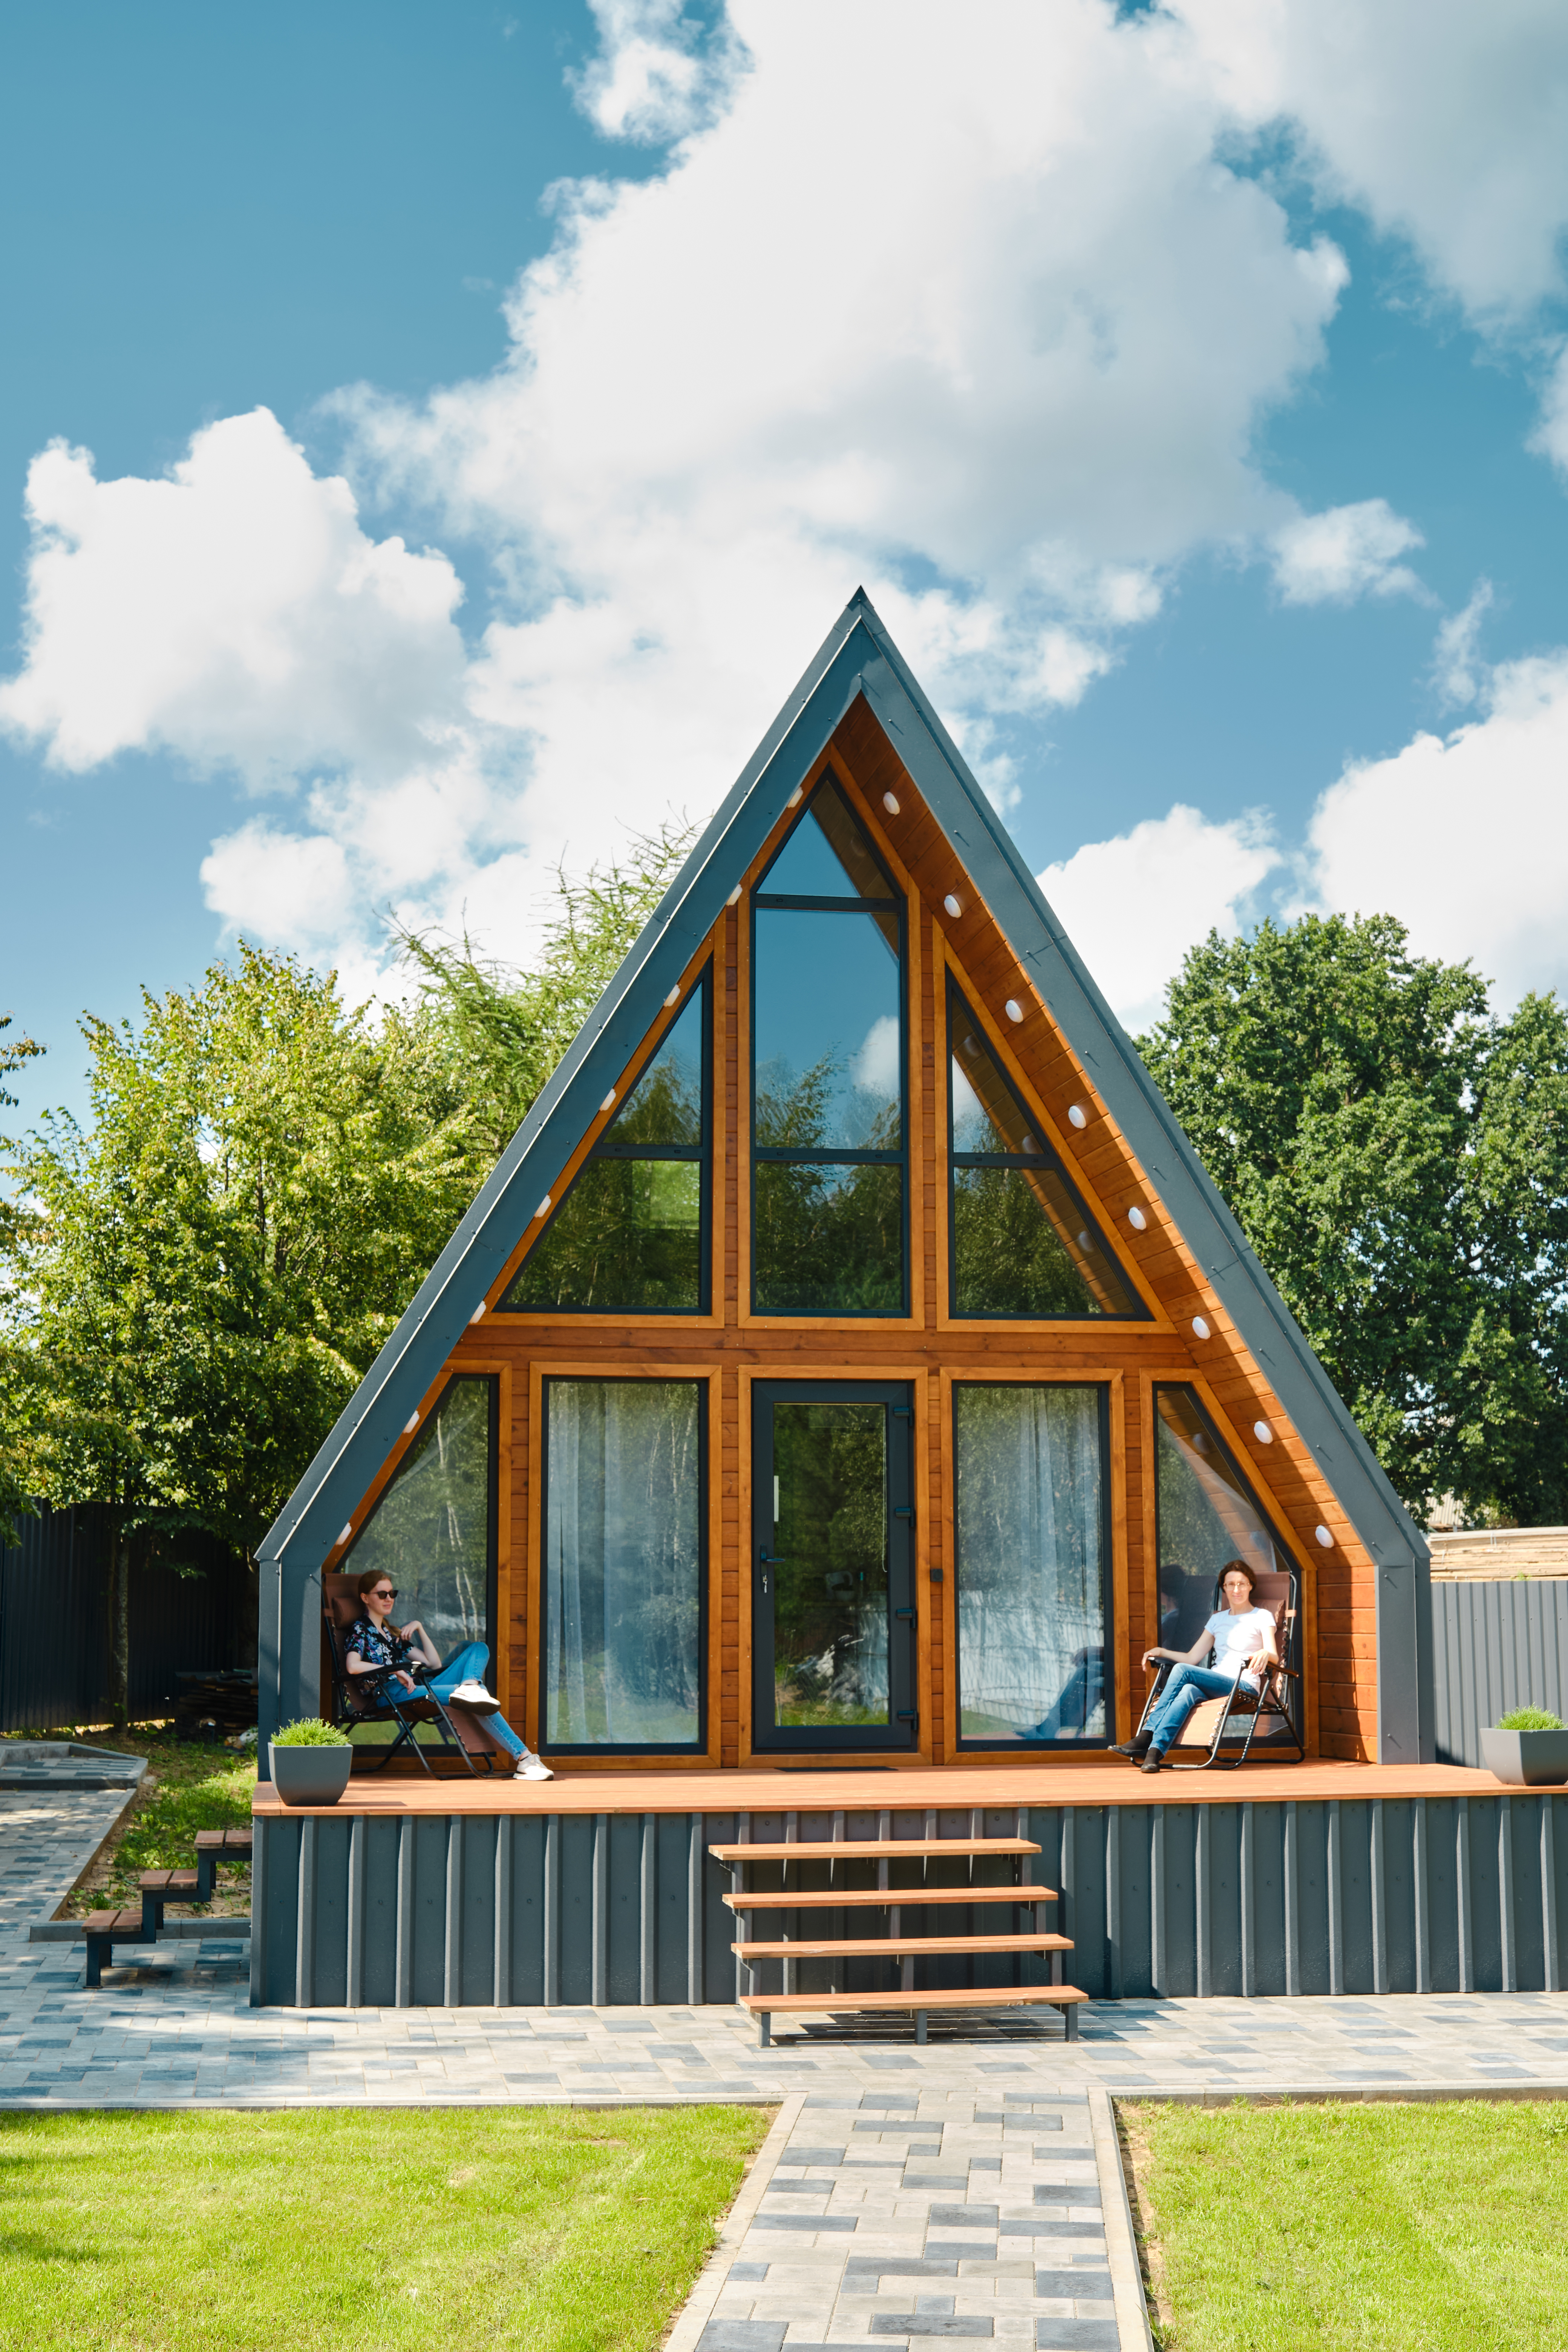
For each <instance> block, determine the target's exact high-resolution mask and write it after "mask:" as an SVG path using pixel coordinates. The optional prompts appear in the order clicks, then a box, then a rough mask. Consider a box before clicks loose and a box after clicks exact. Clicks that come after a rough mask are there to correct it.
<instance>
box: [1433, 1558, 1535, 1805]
mask: <svg viewBox="0 0 1568 2352" xmlns="http://www.w3.org/2000/svg"><path fill="white" fill-rule="evenodd" d="M1432 1653H1433V1663H1434V1673H1433V1681H1434V1684H1435V1686H1436V1701H1437V1707H1436V1713H1437V1761H1438V1763H1439V1764H1479V1763H1480V1761H1481V1739H1480V1735H1481V1730H1482V1728H1483V1727H1484V1726H1485V1725H1487V1724H1491V1723H1495V1722H1496V1721H1497V1719H1498V1717H1499V1716H1500V1715H1506V1714H1507V1713H1508V1711H1509V1709H1510V1707H1515V1706H1544V1707H1549V1708H1550V1709H1551V1710H1552V1714H1553V1715H1560V1716H1562V1717H1563V1720H1564V1722H1568V1578H1562V1577H1556V1578H1551V1579H1540V1578H1531V1579H1529V1580H1525V1579H1522V1578H1521V1579H1519V1580H1514V1579H1510V1580H1508V1581H1507V1582H1506V1583H1502V1582H1500V1583H1497V1584H1480V1583H1474V1584H1472V1583H1465V1584H1443V1583H1439V1582H1436V1581H1434V1583H1433V1586H1432Z"/></svg>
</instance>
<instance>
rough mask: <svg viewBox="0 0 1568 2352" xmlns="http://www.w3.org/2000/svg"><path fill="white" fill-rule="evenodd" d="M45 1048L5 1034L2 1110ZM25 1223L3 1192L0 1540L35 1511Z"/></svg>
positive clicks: (0, 1063)
mask: <svg viewBox="0 0 1568 2352" xmlns="http://www.w3.org/2000/svg"><path fill="white" fill-rule="evenodd" d="M10 1026H11V1015H10V1013H3V1014H0V1033H4V1032H5V1030H7V1029H9V1027H10ZM43 1050H44V1048H43V1047H42V1046H41V1045H36V1044H35V1043H34V1041H33V1039H32V1038H31V1037H6V1036H5V1034H0V1109H4V1110H15V1109H16V1096H15V1095H14V1094H13V1093H12V1092H11V1090H10V1088H9V1087H8V1086H7V1085H6V1083H5V1081H6V1079H7V1078H11V1077H14V1076H16V1072H17V1071H18V1070H19V1069H20V1068H21V1066H22V1065H23V1063H24V1062H30V1061H32V1060H33V1059H34V1058H35V1057H36V1056H37V1055H41V1054H42V1052H43ZM11 1148H12V1147H11V1145H10V1142H9V1140H8V1139H6V1138H5V1137H4V1136H0V1151H8V1150H10V1149H11ZM25 1229H26V1207H25V1204H23V1203H21V1202H17V1201H16V1200H15V1199H14V1198H13V1197H12V1196H11V1195H10V1194H9V1193H8V1192H0V1543H14V1542H15V1541H16V1521H17V1519H18V1518H19V1517H26V1516H27V1515H28V1514H29V1512H30V1510H31V1477H32V1462H31V1453H30V1448H29V1444H28V1423H29V1418H30V1416H29V1413H28V1410H27V1407H28V1399H29V1391H30V1388H31V1382H30V1381H29V1379H28V1369H29V1368H28V1363H27V1358H26V1350H25V1349H18V1348H17V1346H16V1343H15V1339H14V1337H13V1328H14V1325H15V1321H16V1315H17V1312H18V1309H19V1306H20V1302H19V1301H18V1300H17V1299H16V1297H15V1294H14V1292H13V1289H12V1286H11V1284H10V1282H9V1281H8V1280H7V1278H6V1270H7V1268H8V1267H9V1266H10V1265H11V1264H12V1263H13V1262H14V1259H15V1256H16V1248H17V1244H18V1243H19V1241H20V1239H21V1236H22V1234H23V1232H24V1231H25Z"/></svg>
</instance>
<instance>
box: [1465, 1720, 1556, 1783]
mask: <svg viewBox="0 0 1568 2352" xmlns="http://www.w3.org/2000/svg"><path fill="white" fill-rule="evenodd" d="M1481 1754H1482V1756H1483V1757H1484V1758H1485V1759H1486V1768H1487V1770H1488V1771H1489V1772H1492V1773H1495V1774H1496V1776H1497V1778H1498V1779H1499V1780H1511V1781H1512V1782H1513V1784H1514V1786H1515V1787H1516V1788H1517V1787H1518V1786H1519V1785H1520V1783H1521V1781H1522V1783H1523V1784H1524V1786H1525V1787H1526V1788H1527V1789H1540V1788H1550V1787H1552V1786H1555V1785H1556V1784H1557V1783H1559V1782H1561V1781H1564V1780H1568V1731H1483V1732H1482V1734H1481Z"/></svg>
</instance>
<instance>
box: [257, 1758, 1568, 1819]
mask: <svg viewBox="0 0 1568 2352" xmlns="http://www.w3.org/2000/svg"><path fill="white" fill-rule="evenodd" d="M1502 1793H1505V1784H1504V1783H1503V1782H1501V1781H1500V1780H1495V1779H1494V1778H1493V1776H1492V1774H1491V1773H1489V1772H1484V1771H1471V1770H1468V1769H1466V1768H1465V1767H1463V1766H1460V1765H1454V1764H1410V1765H1389V1764H1340V1763H1333V1762H1327V1761H1317V1760H1312V1761H1310V1762H1308V1763H1305V1764H1248V1765H1246V1766H1244V1767H1243V1769H1241V1770H1239V1771H1227V1770H1218V1769H1211V1770H1209V1771H1205V1772H1191V1771H1188V1772H1178V1771H1170V1770H1166V1771H1163V1772H1157V1773H1156V1772H1141V1771H1140V1770H1139V1769H1138V1768H1137V1766H1136V1765H1135V1764H1130V1763H1127V1762H1124V1761H1123V1760H1122V1759H1121V1758H1117V1759H1114V1760H1112V1761H1110V1762H1095V1763H1092V1764H1091V1763H1087V1762H1085V1763H1079V1762H1073V1763H1070V1764H1057V1765H1052V1764H1031V1765H984V1766H968V1767H966V1766H953V1765H947V1766H942V1767H936V1768H932V1769H914V1770H911V1769H907V1768H906V1769H901V1770H900V1771H898V1772H887V1773H882V1772H875V1773H873V1772H868V1771H866V1770H864V1769H861V1770H859V1771H839V1772H835V1771H826V1770H825V1771H820V1772H815V1771H813V1772H807V1771H790V1772H778V1771H739V1772H736V1771H730V1772H658V1771H649V1772H627V1771H617V1772H569V1773H563V1774H562V1775H561V1776H560V1777H559V1778H558V1779H556V1780H470V1779H469V1778H468V1775H467V1774H466V1773H464V1774H463V1775H461V1777H457V1776H452V1777H447V1776H446V1775H443V1776H442V1777H441V1778H440V1779H426V1777H425V1775H424V1774H423V1773H421V1774H419V1775H418V1776H417V1777H411V1778H408V1779H399V1780H391V1779H383V1778H382V1777H381V1776H380V1775H379V1774H377V1775H374V1776H372V1775H369V1774H367V1775H365V1776H364V1777H363V1778H358V1779H355V1780H351V1781H350V1783H349V1786H348V1789H347V1790H346V1791H345V1793H344V1795H343V1796H342V1799H341V1800H340V1801H339V1802H338V1803H337V1804H335V1805H285V1804H283V1803H281V1802H280V1801H279V1798H278V1797H277V1795H276V1794H275V1793H274V1790H273V1788H272V1784H271V1782H270V1781H266V1780H264V1781H260V1782H258V1785H257V1790H256V1794H255V1797H254V1800H253V1802H252V1810H253V1811H255V1812H256V1813H258V1814H261V1815H264V1816H265V1815H282V1816H290V1817H299V1816H300V1815H302V1814H309V1813H316V1814H319V1815H321V1817H322V1818H323V1819H325V1820H331V1819H334V1818H339V1817H341V1816H342V1815H344V1814H353V1813H363V1814H377V1813H405V1814H407V1813H428V1814H451V1813H474V1814H488V1815H494V1814H500V1813H557V1814H559V1813H573V1814H582V1813H739V1812H750V1813H784V1812H795V1813H808V1812H809V1813H824V1812H836V1811H846V1812H856V1813H866V1812H876V1811H880V1810H883V1809H891V1810H892V1811H897V1812H899V1813H904V1814H907V1813H910V1812H919V1811H923V1810H925V1809H927V1808H931V1807H934V1808H935V1809H936V1810H938V1811H941V1812H944V1813H951V1812H953V1811H960V1810H963V1809H965V1808H973V1807H980V1808H983V1809H984V1810H985V1811H995V1810H1001V1809H1005V1808H1006V1807H1008V1806H1015V1805H1032V1806H1055V1805H1214V1804H1220V1805H1234V1804H1237V1803H1246V1804H1284V1803H1288V1802H1289V1801H1292V1800H1295V1801H1310V1800H1315V1801H1322V1800H1323V1799H1326V1798H1335V1797H1338V1798H1342V1799H1345V1800H1347V1801H1352V1802H1353V1801H1361V1802H1364V1801H1366V1800H1367V1799H1368V1798H1373V1797H1496V1796H1498V1795H1500V1794H1502ZM1506 1793H1508V1794H1510V1795H1513V1796H1523V1795H1527V1794H1528V1795H1530V1796H1533V1797H1542V1796H1550V1795H1553V1794H1558V1795H1564V1796H1568V1789H1565V1790H1548V1789H1531V1790H1524V1789H1523V1788H1517V1789H1515V1788H1508V1789H1506Z"/></svg>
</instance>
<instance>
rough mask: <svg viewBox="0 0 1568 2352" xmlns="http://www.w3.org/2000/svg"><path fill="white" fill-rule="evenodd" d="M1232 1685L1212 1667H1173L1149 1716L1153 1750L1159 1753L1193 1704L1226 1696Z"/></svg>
mask: <svg viewBox="0 0 1568 2352" xmlns="http://www.w3.org/2000/svg"><path fill="white" fill-rule="evenodd" d="M1235 1688H1236V1685H1235V1684H1234V1683H1233V1682H1232V1680H1231V1678H1230V1676H1229V1675H1216V1674H1215V1671H1214V1668H1213V1667H1212V1666H1177V1667H1175V1668H1174V1670H1173V1673H1172V1675H1171V1679H1170V1681H1169V1682H1168V1683H1167V1684H1166V1685H1165V1687H1164V1690H1163V1694H1162V1695H1161V1698H1160V1704H1159V1706H1157V1707H1156V1708H1155V1709H1154V1712H1153V1714H1152V1716H1151V1717H1150V1718H1149V1745H1150V1747H1151V1748H1152V1749H1153V1751H1154V1753H1155V1754H1156V1755H1157V1756H1163V1754H1164V1752H1165V1750H1166V1748H1169V1746H1170V1744H1171V1742H1172V1740H1173V1739H1174V1738H1175V1737H1176V1735H1177V1733H1178V1732H1179V1731H1180V1730H1181V1727H1182V1726H1183V1724H1184V1723H1185V1721H1186V1719H1187V1717H1188V1716H1189V1715H1191V1713H1192V1711H1193V1709H1194V1706H1202V1705H1203V1702H1204V1700H1205V1698H1226V1697H1228V1696H1229V1695H1230V1693H1231V1692H1232V1691H1233V1690H1234V1689H1235Z"/></svg>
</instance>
